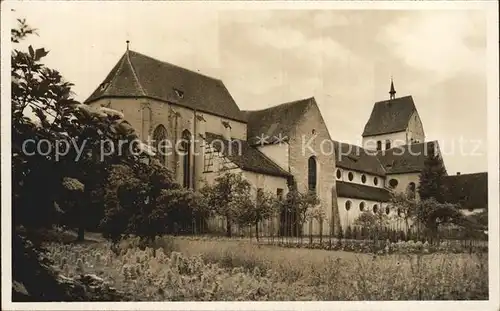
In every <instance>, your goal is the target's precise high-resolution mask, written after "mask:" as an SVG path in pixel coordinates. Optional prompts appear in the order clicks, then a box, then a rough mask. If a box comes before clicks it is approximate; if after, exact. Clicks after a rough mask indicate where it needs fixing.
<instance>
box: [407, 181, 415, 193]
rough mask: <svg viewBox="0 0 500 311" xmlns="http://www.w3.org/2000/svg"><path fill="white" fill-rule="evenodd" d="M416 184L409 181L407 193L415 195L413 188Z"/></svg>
mask: <svg viewBox="0 0 500 311" xmlns="http://www.w3.org/2000/svg"><path fill="white" fill-rule="evenodd" d="M416 188H417V187H416V185H415V183H414V182H411V183H409V184H408V187H407V189H406V191H407V193H408V195H415V189H416Z"/></svg>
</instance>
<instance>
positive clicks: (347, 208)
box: [345, 201, 352, 211]
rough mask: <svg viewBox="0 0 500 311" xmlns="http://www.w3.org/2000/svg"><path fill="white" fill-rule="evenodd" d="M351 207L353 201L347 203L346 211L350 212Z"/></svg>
mask: <svg viewBox="0 0 500 311" xmlns="http://www.w3.org/2000/svg"><path fill="white" fill-rule="evenodd" d="M351 205H352V202H351V201H347V202H345V210H346V211H348V210H350V209H351Z"/></svg>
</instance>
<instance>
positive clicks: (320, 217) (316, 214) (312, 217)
mask: <svg viewBox="0 0 500 311" xmlns="http://www.w3.org/2000/svg"><path fill="white" fill-rule="evenodd" d="M306 219H307V220H308V221H311V226H312V225H313V223H312V222H313V221H317V222H318V224H319V242H320V243H322V242H323V222H324V220H325V219H326V212H325V209H324V208H323V207H322V206H321V205H319V206H315V207H313V208H310V209H308V210H307V211H306ZM310 242H311V243H312V235H311V238H310Z"/></svg>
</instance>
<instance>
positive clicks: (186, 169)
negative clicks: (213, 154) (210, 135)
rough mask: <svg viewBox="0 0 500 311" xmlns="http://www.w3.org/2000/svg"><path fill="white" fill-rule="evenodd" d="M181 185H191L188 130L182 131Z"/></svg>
mask: <svg viewBox="0 0 500 311" xmlns="http://www.w3.org/2000/svg"><path fill="white" fill-rule="evenodd" d="M181 143H182V144H181V146H182V159H183V160H182V185H183V186H184V188H190V187H191V133H190V132H189V131H188V130H184V131H183V132H182V141H181Z"/></svg>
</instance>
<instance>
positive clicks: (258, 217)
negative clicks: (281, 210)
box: [238, 189, 278, 241]
mask: <svg viewBox="0 0 500 311" xmlns="http://www.w3.org/2000/svg"><path fill="white" fill-rule="evenodd" d="M245 199H248V200H249V202H243V204H241V205H240V211H239V213H238V214H239V216H238V223H239V224H240V225H254V226H255V236H256V237H257V241H258V240H259V223H261V222H262V221H264V220H266V219H270V218H271V217H272V216H274V215H275V214H276V210H277V208H278V203H277V200H276V198H274V196H273V195H272V194H271V193H269V192H266V191H263V190H262V189H258V190H257V197H256V199H255V200H251V198H249V197H245Z"/></svg>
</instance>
